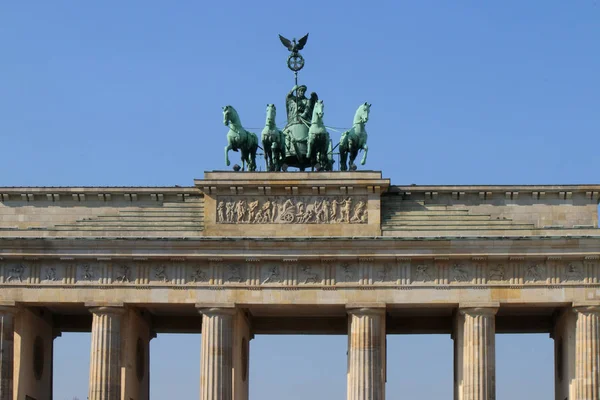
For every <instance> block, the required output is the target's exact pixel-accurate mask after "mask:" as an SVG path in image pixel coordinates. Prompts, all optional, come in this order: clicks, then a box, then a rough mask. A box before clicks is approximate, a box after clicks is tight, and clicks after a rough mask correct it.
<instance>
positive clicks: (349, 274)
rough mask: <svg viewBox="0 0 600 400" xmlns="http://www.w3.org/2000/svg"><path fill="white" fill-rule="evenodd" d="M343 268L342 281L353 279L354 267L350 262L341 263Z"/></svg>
mask: <svg viewBox="0 0 600 400" xmlns="http://www.w3.org/2000/svg"><path fill="white" fill-rule="evenodd" d="M342 269H343V270H344V281H345V282H350V281H353V280H354V268H352V266H351V265H350V264H342Z"/></svg>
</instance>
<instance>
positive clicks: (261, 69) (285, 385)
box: [0, 0, 600, 400]
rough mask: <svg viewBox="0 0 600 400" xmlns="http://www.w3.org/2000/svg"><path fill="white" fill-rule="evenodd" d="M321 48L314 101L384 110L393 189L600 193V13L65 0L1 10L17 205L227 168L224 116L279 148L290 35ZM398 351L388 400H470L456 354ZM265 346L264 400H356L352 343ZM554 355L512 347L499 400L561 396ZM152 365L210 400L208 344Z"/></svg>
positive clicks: (161, 395) (173, 347) (341, 117)
mask: <svg viewBox="0 0 600 400" xmlns="http://www.w3.org/2000/svg"><path fill="white" fill-rule="evenodd" d="M306 32H310V39H309V42H308V45H307V47H306V49H305V51H304V52H303V54H304V56H305V57H306V67H305V69H304V70H303V71H301V73H300V81H301V83H304V84H306V85H308V89H309V91H316V92H317V93H318V94H319V97H320V98H322V99H323V100H324V102H325V105H326V107H325V112H326V113H325V123H326V124H327V125H329V126H334V127H348V126H349V125H350V124H351V122H352V117H353V115H354V111H355V110H356V108H357V107H358V105H359V104H361V103H362V102H364V101H369V102H370V103H372V104H373V106H372V108H371V119H370V121H369V124H368V126H367V128H368V131H369V147H370V153H369V160H368V164H367V167H368V168H369V169H376V170H382V171H383V174H384V176H385V177H389V178H391V179H392V182H393V183H395V184H409V183H416V184H475V183H481V184H486V183H488V184H534V183H538V184H553V183H556V184H558V183H564V184H568V183H597V182H598V181H599V179H598V178H599V176H600V174H599V173H598V157H597V154H598V146H599V143H600V140H599V139H598V132H599V128H600V112H599V109H600V107H599V106H600V73H599V72H598V71H600V52H599V51H598V42H599V40H600V4H599V3H598V1H593V0H581V1H564V0H560V1H556V0H538V1H533V0H532V1H516V0H510V1H486V2H475V1H463V2H448V1H427V2H425V1H419V2H417V1H410V2H409V1H403V2H400V1H387V2H384V1H379V2H374V1H370V2H365V1H307V2H305V3H299V2H285V1H261V2H250V1H228V2H200V1H184V0H179V1H177V2H159V1H151V0H145V1H133V0H131V1H128V2H118V1H104V2H78V1H60V0H54V1H37V2H24V1H20V2H2V3H1V4H0V54H1V56H0V73H1V74H0V135H1V137H2V140H1V142H0V143H1V144H2V146H0V160H1V161H2V162H1V165H2V167H0V186H24V185H40V186H50V185H64V186H76V185H114V186H118V185H133V186H136V185H139V186H142V185H166V186H170V185H176V184H177V185H192V180H193V179H194V178H199V177H202V174H203V171H205V170H213V169H225V166H224V160H223V147H224V146H225V144H226V140H225V135H226V132H227V128H226V127H224V126H223V124H222V114H221V107H222V106H224V105H226V104H231V105H233V106H234V107H235V108H236V109H237V110H238V112H239V113H240V116H241V119H242V122H243V123H244V125H245V126H246V127H248V128H253V129H250V130H254V131H260V129H261V128H262V126H264V121H265V105H266V104H267V103H275V104H276V105H277V106H278V109H279V112H280V114H279V117H278V121H279V122H280V126H281V125H282V121H284V119H285V118H284V113H283V110H284V107H283V101H284V97H285V94H286V93H287V91H288V90H290V89H291V87H292V85H293V76H292V74H291V72H290V71H288V70H287V69H286V67H285V60H286V56H287V52H286V50H285V49H284V48H283V46H282V45H281V44H280V43H279V41H278V39H277V34H278V33H282V34H283V35H285V36H288V37H292V36H295V37H300V36H302V35H303V34H304V33H306ZM254 128H257V129H254ZM332 136H333V138H334V139H338V138H339V135H338V134H337V133H335V132H333V133H332ZM236 157H237V154H235V153H234V154H232V160H233V162H237V161H238V159H237V158H236ZM261 164H262V162H261ZM315 339H316V340H315ZM56 344H57V351H56V353H55V354H56V360H57V366H56V384H55V398H56V399H58V400H63V399H67V400H71V398H72V397H73V396H79V398H80V399H85V397H86V391H87V389H86V388H87V376H86V374H87V368H88V366H87V363H88V362H89V335H65V336H64V337H62V338H59V339H57V341H56ZM389 344H390V345H389V347H390V348H389V353H388V356H389V367H390V368H389V374H388V398H390V399H392V398H400V397H404V398H410V399H428V400H429V399H431V400H435V399H450V398H451V396H452V368H451V366H452V346H451V340H450V339H449V338H448V337H441V336H440V337H433V336H432V337H430V336H423V337H410V336H406V337H405V336H403V337H390V342H389ZM252 346H253V347H252V356H253V357H252V361H251V367H252V372H251V380H252V388H251V396H252V398H255V399H258V398H263V399H267V400H268V399H276V398H282V397H285V398H288V399H296V398H297V399H300V398H306V396H310V397H312V398H314V399H329V398H334V397H335V398H343V397H344V396H345V368H346V367H345V362H346V358H345V346H346V342H345V339H344V338H343V337H328V338H322V337H317V338H316V337H307V338H296V337H294V338H292V337H257V338H256V339H255V340H254V341H253V343H252ZM551 346H552V342H551V340H550V339H549V338H548V337H547V335H533V336H521V337H518V338H517V337H514V336H499V337H498V399H499V400H508V399H511V400H519V399H523V400H525V399H527V400H538V399H539V400H541V399H548V398H551V397H552V386H553V384H552V370H551V364H552V354H551ZM284 349H287V350H285V351H284ZM151 358H152V381H153V383H152V395H153V399H159V400H160V399H168V398H177V396H179V398H185V399H188V398H190V399H191V398H197V393H198V387H197V386H198V384H197V382H198V369H199V336H193V335H192V336H184V337H178V336H159V337H158V338H157V339H154V340H153V341H152V354H151ZM432 379H433V382H435V383H434V384H432V383H431V382H432ZM169 393H170V394H169Z"/></svg>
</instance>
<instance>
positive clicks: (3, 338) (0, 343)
mask: <svg viewBox="0 0 600 400" xmlns="http://www.w3.org/2000/svg"><path fill="white" fill-rule="evenodd" d="M15 311H16V309H15V308H14V307H0V400H13V370H14V351H15V350H14V346H15V342H14V329H15V328H14V326H15Z"/></svg>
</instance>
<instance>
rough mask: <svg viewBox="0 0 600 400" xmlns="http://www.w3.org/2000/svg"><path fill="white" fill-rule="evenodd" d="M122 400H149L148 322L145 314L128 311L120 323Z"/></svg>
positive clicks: (144, 312)
mask: <svg viewBox="0 0 600 400" xmlns="http://www.w3.org/2000/svg"><path fill="white" fill-rule="evenodd" d="M121 324H122V326H121V346H122V347H121V366H122V369H121V372H122V375H121V398H122V399H126V400H129V399H134V400H148V399H149V398H150V340H151V339H152V338H153V334H152V332H151V330H150V318H149V316H148V313H147V312H146V311H144V310H139V309H134V308H128V310H127V311H126V314H125V316H124V317H123V319H122V320H121Z"/></svg>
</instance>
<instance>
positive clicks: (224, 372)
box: [198, 307, 236, 400]
mask: <svg viewBox="0 0 600 400" xmlns="http://www.w3.org/2000/svg"><path fill="white" fill-rule="evenodd" d="M198 311H199V312H200V313H201V314H202V348H201V354H200V399H201V400H232V394H233V323H234V315H235V314H236V309H235V308H220V307H213V308H199V310H198Z"/></svg>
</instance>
